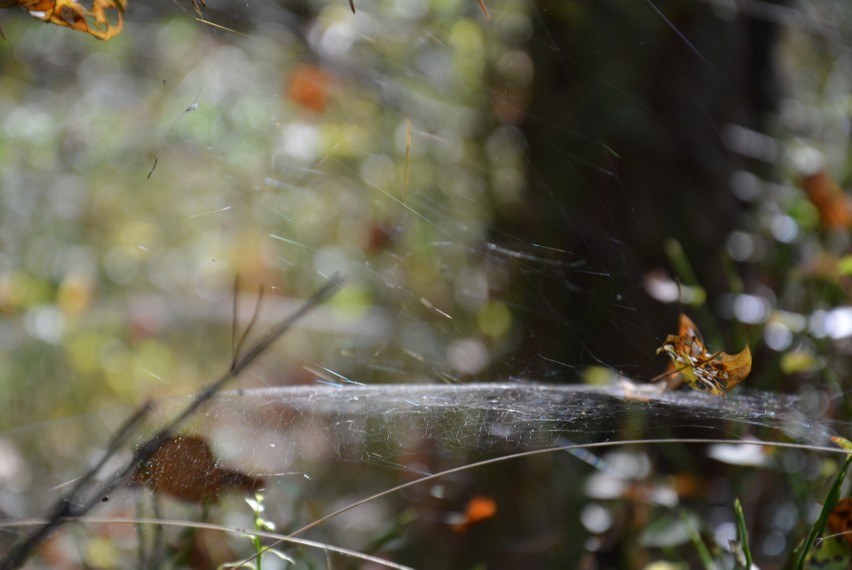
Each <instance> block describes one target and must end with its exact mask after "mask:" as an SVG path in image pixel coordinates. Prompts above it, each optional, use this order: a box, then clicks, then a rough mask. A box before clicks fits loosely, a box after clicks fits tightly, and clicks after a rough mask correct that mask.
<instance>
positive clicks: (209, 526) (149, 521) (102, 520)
mask: <svg viewBox="0 0 852 570" xmlns="http://www.w3.org/2000/svg"><path fill="white" fill-rule="evenodd" d="M68 520H69V522H70V521H73V522H81V523H87V524H136V525H140V524H146V525H156V526H170V527H176V528H189V529H206V530H216V531H220V532H227V533H240V534H245V535H257V536H261V537H263V538H269V539H279V540H283V541H286V542H289V543H291V544H298V545H301V546H307V547H309V548H317V549H320V550H324V551H325V552H326V553H327V554H331V553H336V554H341V555H343V556H349V557H351V558H356V559H358V560H363V561H364V562H370V563H372V564H374V565H376V566H381V567H384V568H393V569H395V570H413V569H412V568H411V567H410V566H404V565H402V564H398V563H396V562H391V561H390V560H385V559H383V558H378V557H376V556H370V555H369V554H364V553H362V552H358V551H357V550H351V549H348V548H343V547H340V546H334V545H331V544H325V543H323V542H317V541H315V540H307V539H304V538H291V537H284V536H282V535H280V534H276V533H274V532H268V531H263V530H257V529H245V528H236V527H230V526H225V525H219V524H214V523H206V522H197V521H180V520H173V519H161V518H119V517H115V518H113V517H74V518H71V519H68ZM43 523H44V520H41V519H36V520H34V519H27V520H21V521H15V522H14V523H13V524H9V523H6V522H3V521H0V528H8V527H10V526H30V525H38V524H43ZM328 567H329V568H334V566H332V565H329V566H328ZM372 567H373V566H370V568H372Z"/></svg>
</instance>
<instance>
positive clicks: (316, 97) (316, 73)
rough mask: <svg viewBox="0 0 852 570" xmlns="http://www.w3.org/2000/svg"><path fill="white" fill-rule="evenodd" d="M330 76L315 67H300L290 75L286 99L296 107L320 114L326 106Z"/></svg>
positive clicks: (307, 65)
mask: <svg viewBox="0 0 852 570" xmlns="http://www.w3.org/2000/svg"><path fill="white" fill-rule="evenodd" d="M330 82H331V76H330V75H329V74H328V73H327V72H326V71H324V70H323V69H322V68H320V67H317V66H315V65H309V64H305V65H300V66H299V67H297V68H296V69H295V70H293V72H292V73H291V74H290V77H289V78H288V85H287V98H288V99H289V100H290V101H292V102H293V103H296V104H297V105H299V106H301V107H304V108H305V109H308V110H309V111H313V112H315V113H322V112H323V111H325V108H326V105H327V104H328V87H329V83H330Z"/></svg>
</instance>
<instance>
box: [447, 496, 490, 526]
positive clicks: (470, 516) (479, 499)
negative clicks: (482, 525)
mask: <svg viewBox="0 0 852 570" xmlns="http://www.w3.org/2000/svg"><path fill="white" fill-rule="evenodd" d="M496 514H497V503H496V502H495V501H494V499H492V498H491V497H485V496H483V495H476V496H475V497H472V498H471V499H470V501H468V502H467V506H466V507H465V509H464V514H463V516H462V520H461V522H458V523H456V524H453V525H451V527H450V528H452V529H453V530H454V531H456V532H459V533H461V532H464V531H466V530H467V529H468V528H470V527H471V526H473V525H475V524H477V523H479V522H482V521H484V520H487V519H490V518H492V517H493V516H494V515H496Z"/></svg>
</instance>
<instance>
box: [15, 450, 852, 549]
mask: <svg viewBox="0 0 852 570" xmlns="http://www.w3.org/2000/svg"><path fill="white" fill-rule="evenodd" d="M732 441H733V442H736V443H739V444H742V445H771V446H774V447H779V448H785V449H804V450H808V451H819V452H823V453H839V454H841V455H847V456H848V455H852V452H850V451H847V450H844V449H838V448H836V447H826V446H818V445H807V444H801V443H784V442H771V443H768V442H765V441H757V440H731V439H715V438H666V439H628V440H623V441H599V442H594V443H577V444H571V445H560V446H557V447H547V448H544V449H533V450H531V451H521V452H519V453H513V454H511V455H506V456H501V457H493V458H491V459H485V460H482V461H477V462H475V463H469V464H467V465H461V466H459V467H453V468H452V469H447V470H446V471H440V472H438V473H433V474H432V475H426V476H424V477H421V478H420V479H415V480H413V481H408V482H406V483H402V484H401V485H397V486H396V487H391V488H390V489H385V490H384V491H381V492H379V493H376V494H374V495H370V496H369V497H365V498H363V499H361V500H360V501H355V502H354V503H350V504H349V505H346V506H345V507H342V508H340V509H337V510H336V511H333V512H331V513H329V514H327V515H325V516H322V517H320V518H318V519H316V520H314V521H313V522H311V523H309V524H306V525H305V526H303V527H301V528H298V529H296V530H294V531H293V532H291V533H290V534H288V535H287V536H286V538H281V539H279V540H277V541H275V542H273V543H272V544H269V545H268V546H266V547H264V548H263V550H261V551H260V552H258V553H256V554H254V555H253V556H250V557H248V558H246V559H245V560H243V561H242V563H243V564H248V563H249V562H251V561H252V560H255V559H256V558H257V557H259V556H260V555H262V554H263V553H264V552H266V551H267V550H270V549H272V548H275V547H276V546H278V545H279V544H281V543H282V542H285V541H287V540H291V539H292V538H294V537H295V536H296V535H299V534H303V533H305V532H307V531H308V530H310V529H312V528H314V527H317V526H319V525H321V524H323V523H324V522H326V521H328V520H330V519H332V518H334V517H336V516H337V515H340V514H343V513H345V512H347V511H351V510H352V509H354V508H356V507H360V506H361V505H364V504H366V503H369V502H371V501H374V500H376V499H378V498H380V497H384V496H385V495H390V494H392V493H396V492H397V491H401V490H403V489H407V488H408V487H413V486H414V485H419V484H420V483H426V482H428V481H434V480H435V479H439V478H442V477H446V476H447V475H452V474H454V473H460V472H462V471H467V470H468V469H475V468H477V467H483V466H485V465H492V464H494V463H500V462H502V461H509V460H512V459H519V458H521V457H530V456H533V455H543V454H545V453H553V452H556V451H569V452H570V451H572V450H576V449H594V448H599V447H600V448H607V447H616V446H628V445H646V444H655V445H656V444H683V443H686V444H689V443H701V444H714V443H722V444H725V443H731V442H732ZM0 528H2V526H0Z"/></svg>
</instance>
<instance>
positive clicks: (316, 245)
mask: <svg viewBox="0 0 852 570" xmlns="http://www.w3.org/2000/svg"><path fill="white" fill-rule="evenodd" d="M355 7H356V13H355V14H354V15H353V14H352V13H351V11H350V8H349V6H348V5H347V3H346V2H345V1H339V0H335V1H334V2H329V1H324V0H305V1H302V2H285V1H273V0H262V1H255V0H253V1H252V2H249V3H228V2H224V1H214V0H211V1H210V2H208V4H207V7H206V9H205V11H204V13H203V18H204V20H206V21H207V22H208V23H204V22H202V21H200V20H199V18H198V15H197V14H196V13H195V11H194V9H193V6H192V4H191V2H189V1H186V2H183V1H181V0H173V1H169V2H166V1H164V0H146V1H144V2H143V1H141V0H130V2H129V6H128V9H127V12H126V20H125V27H124V30H123V32H122V33H121V34H120V35H118V36H116V37H115V38H113V39H111V40H109V41H107V42H100V41H97V40H95V39H93V38H91V37H88V36H86V35H84V34H81V33H77V32H73V31H71V30H67V29H62V28H59V27H56V26H50V25H44V24H42V23H41V22H39V21H38V20H36V19H34V18H32V17H30V16H28V14H27V13H26V12H24V11H22V10H18V9H12V10H6V11H4V13H3V14H2V21H0V24H2V27H3V30H4V32H5V35H6V40H5V41H3V42H2V43H0V69H2V75H0V124H2V129H3V136H2V137H0V205H2V208H0V307H2V310H3V316H4V318H3V321H2V323H0V403H2V409H3V413H2V414H0V430H5V432H6V433H7V434H12V433H18V432H19V431H20V430H21V429H25V428H26V427H27V426H31V427H32V426H42V427H43V426H45V425H47V426H48V427H47V428H46V429H43V430H42V431H39V432H38V433H39V443H38V446H39V448H40V449H42V450H43V451H44V452H43V454H42V455H41V456H40V458H32V459H30V461H32V463H31V471H33V472H42V471H44V472H49V473H51V476H52V477H53V478H54V484H59V483H60V482H62V481H66V480H68V479H70V478H71V477H73V476H74V475H75V473H76V472H75V471H74V469H75V468H77V467H79V465H80V463H79V458H78V457H77V456H78V455H79V446H80V445H82V444H81V443H80V442H81V441H86V439H87V438H91V437H93V434H92V433H90V432H88V431H86V429H87V428H83V427H82V425H76V424H74V423H73V422H70V423H69V422H65V423H62V424H56V425H62V426H64V427H62V429H59V428H54V429H50V425H53V424H45V423H44V422H49V421H52V420H56V419H58V418H64V417H78V416H79V415H80V414H87V413H91V412H95V411H98V410H103V409H105V408H110V407H112V406H119V408H118V409H119V410H122V409H124V408H121V406H127V405H134V404H137V403H138V402H140V401H141V400H142V399H144V398H146V397H151V396H154V397H158V398H168V397H185V396H187V395H188V394H191V393H192V392H193V391H194V390H196V389H197V388H198V387H200V386H202V385H203V384H204V383H206V382H207V381H209V380H210V379H211V378H213V377H215V376H217V375H218V374H219V373H220V372H221V371H223V370H224V369H226V368H227V366H228V365H229V363H230V359H231V354H230V348H229V347H230V335H231V325H232V319H231V293H232V287H233V278H234V275H236V274H238V275H240V277H241V284H242V285H241V295H240V300H241V307H242V317H241V321H240V322H241V323H242V324H245V323H246V322H247V320H248V316H249V314H250V312H251V309H252V304H253V303H254V302H255V300H256V298H257V288H258V286H261V285H262V286H264V287H265V288H266V295H265V298H264V300H263V303H262V305H261V319H260V320H261V324H263V325H268V324H270V323H272V322H274V321H276V320H277V319H280V318H281V317H282V316H283V315H285V314H286V313H287V309H288V307H291V304H290V303H291V300H292V299H295V298H300V297H304V296H306V295H308V294H309V293H310V292H311V291H312V289H313V288H314V287H316V286H317V285H319V284H321V283H323V282H324V280H325V276H328V275H331V274H332V273H334V272H335V271H340V272H342V273H343V274H345V275H346V276H347V285H346V288H345V289H344V290H343V291H342V292H341V293H340V294H339V295H338V296H337V297H336V298H335V299H334V300H333V302H332V303H331V305H330V306H329V307H327V308H325V309H323V310H322V311H321V313H320V314H318V315H316V316H315V318H312V319H310V320H309V322H308V324H307V326H305V327H304V328H300V330H299V331H298V334H292V335H289V336H288V337H287V338H285V339H284V341H283V342H282V343H280V345H277V346H276V347H275V348H274V350H272V351H271V354H268V355H266V356H265V357H264V359H263V361H262V362H261V363H259V364H258V365H257V366H255V367H253V368H252V370H251V371H250V372H249V373H248V374H246V375H245V377H244V378H242V379H241V381H240V384H239V386H240V387H241V388H252V387H264V386H283V385H293V384H315V383H316V382H318V381H320V382H327V383H346V382H348V381H352V382H360V383H365V384H380V383H436V382H440V383H464V382H470V381H475V380H481V381H492V380H501V379H505V378H510V377H511V378H522V379H525V380H532V381H547V382H558V383H563V382H570V383H575V382H585V381H595V380H599V379H600V378H601V376H602V375H603V376H604V377H605V378H609V376H608V375H611V373H612V372H618V373H622V374H625V375H626V376H628V377H631V378H633V379H636V380H647V379H650V378H652V377H654V376H655V375H657V374H659V373H660V372H662V370H664V367H665V362H663V361H662V359H661V358H660V357H659V356H657V355H656V354H655V350H656V348H657V347H658V346H659V345H660V344H661V342H662V339H663V338H665V335H666V334H668V333H674V332H675V330H676V329H675V327H676V323H677V314H678V312H679V311H680V310H681V305H680V304H679V303H678V300H679V299H680V300H682V302H683V304H684V305H685V306H686V311H687V312H688V313H690V314H691V315H692V316H694V317H695V320H696V322H697V323H698V325H699V327H700V328H701V330H702V331H703V332H704V334H705V337H706V340H707V341H708V344H709V345H710V346H711V347H712V348H713V349H715V350H721V349H726V350H728V351H729V352H737V351H739V350H740V349H741V347H742V345H743V344H744V343H748V344H749V345H750V346H751V349H752V352H753V353H754V354H755V367H754V372H753V374H752V376H751V377H750V378H749V379H748V380H747V381H746V385H747V386H748V388H758V389H762V390H770V391H778V392H783V393H792V394H797V395H801V396H803V401H804V402H805V405H806V406H807V407H808V408H807V409H808V410H810V411H811V412H813V414H815V415H830V416H832V417H835V418H837V419H847V418H848V413H847V412H848V408H847V404H846V403H845V399H844V395H845V392H846V390H847V387H846V386H845V384H846V380H845V379H846V377H847V376H848V373H849V366H850V360H849V352H850V350H852V344H850V339H852V305H850V302H849V295H848V291H849V286H850V282H849V276H850V275H852V256H850V255H849V230H850V226H852V210H850V206H849V203H848V198H847V195H846V194H845V193H844V191H843V190H842V188H843V187H845V186H848V183H849V176H850V173H849V167H848V164H849V144H848V141H849V114H850V98H849V93H850V80H852V75H850V69H849V66H850V52H849V46H850V41H852V35H850V34H852V33H851V32H850V29H852V28H850V26H852V8H850V7H849V6H848V4H847V3H846V2H844V1H842V0H836V1H834V0H820V1H804V0H798V1H792V0H791V1H789V2H778V3H775V2H768V1H767V2H763V1H752V0H748V1H746V0H740V1H737V2H734V1H731V2H726V1H722V0H718V1H715V0H708V1H694V0H689V1H687V0H659V1H657V2H653V3H652V2H650V1H635V0H624V1H622V0H606V1H600V2H569V1H564V0H559V1H550V0H537V1H534V0H526V1H522V0H493V1H492V2H487V9H488V11H489V13H490V18H486V15H485V14H484V13H483V11H482V10H481V8H480V6H479V5H478V3H477V2H476V1H473V0H467V1H466V2H461V1H459V0H371V1H369V2H366V1H362V2H356V6H355ZM678 281H679V282H680V283H681V284H682V294H679V293H678V285H677V282H678ZM601 372H603V374H601ZM75 426H76V427H75ZM39 429H41V428H39ZM15 430H17V431H15ZM78 432H79V433H78ZM0 434H2V432H0ZM46 434H47V435H46ZM10 437H11V435H10ZM102 439H103V438H101V440H102ZM681 451H682V452H684V453H685V451H684V450H681ZM669 460H670V461H671V463H672V464H673V465H675V466H678V468H680V467H681V466H682V465H683V464H684V463H683V462H681V461H677V460H671V458H669ZM687 463H688V462H687ZM693 467H694V465H693ZM670 468H671V469H672V470H676V469H675V468H674V467H671V466H670ZM513 469H514V468H513V467H505V468H503V467H501V468H500V470H499V471H500V473H501V477H502V480H503V482H504V484H505V485H510V484H511V482H512V481H514V480H517V478H520V477H523V478H524V480H531V479H529V478H530V477H533V475H531V473H530V472H525V473H514V472H512V470H513ZM523 469H526V468H523ZM523 469H522V468H518V470H519V471H522V470H523ZM530 469H532V470H533V471H532V473H533V474H534V473H536V471H535V466H533V467H532V468H530ZM802 469H804V467H802ZM719 475H720V476H721V474H719ZM726 475H730V474H729V473H726ZM752 475H753V474H752ZM787 475H789V473H787V474H785V475H784V476H787ZM18 476H19V479H14V478H10V479H9V480H10V481H13V482H14V484H13V485H12V487H15V486H17V487H20V488H23V487H26V486H27V485H29V480H26V481H24V479H26V477H24V476H23V475H20V474H19V475H18ZM737 476H738V477H740V478H741V479H740V481H742V478H747V477H749V476H751V475H750V474H749V473H743V472H742V471H738V472H737ZM761 476H762V475H761ZM795 476H796V475H795V474H793V475H790V477H792V478H795ZM0 477H2V473H0ZM10 477H11V476H10ZM20 477H23V479H20ZM708 477H709V476H708ZM755 477H757V476H756V475H755ZM782 478H783V477H782ZM533 479H534V477H533ZM0 480H2V479H0ZM749 481H751V483H742V482H741V484H740V483H737V484H736V485H733V486H738V485H739V486H740V487H741V488H743V487H745V488H748V484H755V483H754V480H749ZM705 483H706V485H707V487H708V488H712V486H713V485H714V484H717V483H718V481H717V480H715V479H712V477H711V478H708V480H707V481H705ZM10 484H11V483H10ZM805 487H807V485H805ZM810 490H811V488H810V487H807V488H805V489H799V490H798V491H796V492H793V491H790V490H789V489H788V490H786V491H783V492H781V491H779V492H778V493H779V494H778V496H777V498H776V499H774V500H772V501H769V500H765V501H763V502H761V503H760V504H756V503H755V504H750V505H746V506H747V509H748V508H749V507H750V508H752V511H753V512H762V513H764V514H765V513H769V514H765V518H764V519H761V521H762V522H759V523H755V524H756V525H757V527H760V528H762V529H763V530H762V534H761V533H758V534H759V536H762V537H763V538H764V539H765V540H764V542H763V543H760V544H761V546H760V547H759V548H758V551H759V552H761V553H762V555H763V556H764V558H765V559H766V560H769V561H771V562H772V563H774V562H777V561H778V560H780V559H782V558H783V554H784V553H785V552H788V551H789V550H791V549H792V546H794V545H793V544H792V543H791V541H792V540H793V539H792V538H790V536H792V534H791V533H792V531H793V526H794V525H791V526H790V527H789V528H785V529H784V530H783V532H782V531H779V530H777V528H776V527H773V526H772V525H773V524H775V522H773V521H775V519H774V518H773V517H774V516H775V515H773V514H772V513H775V512H776V511H779V512H782V514H785V513H788V510H784V509H782V508H781V507H779V505H781V506H784V505H792V506H790V509H793V511H795V512H797V513H798V515H796V517H794V518H796V520H797V523H802V524H804V523H803V522H802V521H804V520H805V516H804V514H802V513H803V512H805V511H806V506H805V505H806V500H807V499H808V498H810V499H812V498H813V497H811V495H810V494H809V493H810ZM796 493H798V494H796ZM13 497H14V493H11V494H8V496H6V498H5V499H4V501H5V504H3V503H0V508H2V509H3V510H4V511H5V512H8V513H18V512H19V510H18V509H16V507H15V500H16V499H14V498H13ZM517 500H519V501H520V500H521V499H517ZM528 500H529V501H532V499H528ZM764 503H765V504H764ZM532 504H533V502H530V503H529V505H527V508H528V509H530V511H531V512H534V511H532V506H531V505H532ZM761 509H764V511H761ZM531 516H533V515H531ZM625 516H626V515H625ZM755 516H757V515H755ZM785 516H786V515H785ZM627 518H628V519H629V518H630V517H627ZM630 520H633V519H630ZM539 522H540V521H536V522H535V523H530V524H531V525H532V527H535V526H536V524H538V523H539ZM518 524H521V523H518ZM542 524H543V523H542ZM625 524H626V523H625ZM521 526H523V525H521ZM571 528H572V530H571V532H572V533H586V534H588V533H591V534H594V532H593V531H591V530H590V529H589V528H585V530H583V529H582V528H581V527H580V526H579V525H577V524H576V517H575V518H574V526H573V527H571ZM778 528H780V527H778ZM519 532H520V531H519ZM773 533H775V534H773ZM544 534H547V533H544ZM427 535H428V533H427ZM548 536H550V535H548ZM766 537H774V538H773V539H772V540H774V541H775V542H772V540H769V539H767V538H766ZM778 537H781V538H780V539H779V538H778ZM779 540H780V541H781V542H780V546H779ZM767 541H768V542H767ZM486 542H487V539H486V538H483V544H484V543H486ZM424 543H428V539H424ZM602 544H604V546H606V547H607V548H610V547H611V548H610V550H609V551H607V550H606V548H604V547H601V548H602V549H603V551H605V554H604V555H600V556H598V561H599V564H600V566H601V567H607V564H610V565H612V564H615V565H618V562H613V560H615V561H618V560H621V559H620V558H619V556H621V555H623V551H622V550H619V547H614V546H612V545H609V546H607V543H605V541H604V542H603V543H602ZM620 544H626V545H628V546H624V547H623V550H629V545H630V544H632V543H630V542H629V541H626V542H624V543H620ZM421 546H422V544H421ZM599 546H600V545H599ZM459 548H462V547H459ZM761 549H762V550H761ZM415 550H416V549H415ZM401 551H404V548H403V549H401ZM583 551H584V548H583V547H582V544H581V541H579V540H578V541H577V544H576V545H574V546H572V547H566V548H564V549H562V550H559V552H558V556H557V555H556V554H554V557H555V558H548V556H549V554H546V552H547V549H546V548H544V547H542V550H541V552H545V554H540V553H538V551H537V553H536V556H539V555H540V556H541V557H542V558H534V557H533V558H530V560H535V561H536V563H535V564H533V566H538V567H544V566H546V565H548V564H556V563H557V562H556V561H557V560H558V561H559V563H562V564H569V566H570V565H574V564H575V563H576V561H577V560H578V559H579V557H581V556H584V554H583ZM465 552H466V554H465V555H464V556H461V555H459V556H460V558H458V559H456V560H455V561H454V562H453V563H454V564H457V565H458V566H459V567H472V566H473V565H474V564H475V563H476V562H478V561H486V562H484V563H488V562H487V560H488V557H487V555H486V554H482V557H483V558H477V556H479V554H477V553H479V552H486V549H485V547H484V546H482V550H475V549H473V548H472V547H471V548H470V550H467V549H465ZM468 555H470V556H468ZM405 556H407V557H408V558H409V559H414V560H416V554H412V553H411V552H408V553H407V554H405ZM530 556H533V554H530ZM560 556H562V557H563V558H559V557H560ZM585 556H586V560H587V561H591V560H593V559H594V558H595V557H594V556H591V557H590V556H589V555H588V552H586V554H585ZM608 557H609V558H608ZM651 558H652V557H649V560H650V559H651ZM566 560H570V561H572V562H570V563H569V562H565V561H566ZM448 564H449V562H448ZM490 564H492V565H494V567H499V566H500V563H499V556H496V557H495V559H490ZM589 564H592V562H589ZM637 564H638V563H637ZM436 567H437V566H436ZM531 567H532V566H531Z"/></svg>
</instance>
